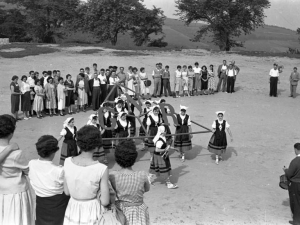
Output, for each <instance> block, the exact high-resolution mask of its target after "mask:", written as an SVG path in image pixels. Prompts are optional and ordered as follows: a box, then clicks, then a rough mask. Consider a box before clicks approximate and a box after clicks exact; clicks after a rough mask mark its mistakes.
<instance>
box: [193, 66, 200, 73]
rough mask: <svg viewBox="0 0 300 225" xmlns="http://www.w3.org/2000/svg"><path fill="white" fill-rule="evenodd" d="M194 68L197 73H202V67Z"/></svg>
mask: <svg viewBox="0 0 300 225" xmlns="http://www.w3.org/2000/svg"><path fill="white" fill-rule="evenodd" d="M193 70H194V72H195V73H197V74H200V72H201V68H200V67H194V68H193Z"/></svg>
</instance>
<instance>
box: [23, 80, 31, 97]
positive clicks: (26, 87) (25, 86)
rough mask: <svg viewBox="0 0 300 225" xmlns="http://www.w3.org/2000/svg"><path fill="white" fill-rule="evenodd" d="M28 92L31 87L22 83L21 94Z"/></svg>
mask: <svg viewBox="0 0 300 225" xmlns="http://www.w3.org/2000/svg"><path fill="white" fill-rule="evenodd" d="M27 91H30V85H29V84H28V83H26V82H24V81H22V85H21V92H22V93H23V94H24V93H25V92H27Z"/></svg>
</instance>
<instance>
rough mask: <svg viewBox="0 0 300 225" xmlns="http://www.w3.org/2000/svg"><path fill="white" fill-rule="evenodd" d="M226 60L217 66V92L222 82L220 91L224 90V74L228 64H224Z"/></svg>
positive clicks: (225, 79) (225, 77) (225, 80)
mask: <svg viewBox="0 0 300 225" xmlns="http://www.w3.org/2000/svg"><path fill="white" fill-rule="evenodd" d="M226 63H227V62H226V60H223V64H222V65H220V66H219V68H218V77H219V82H218V86H217V91H216V92H219V91H221V89H220V88H221V84H222V82H223V85H222V92H225V87H226V83H227V75H226V71H227V69H228V66H227V64H226Z"/></svg>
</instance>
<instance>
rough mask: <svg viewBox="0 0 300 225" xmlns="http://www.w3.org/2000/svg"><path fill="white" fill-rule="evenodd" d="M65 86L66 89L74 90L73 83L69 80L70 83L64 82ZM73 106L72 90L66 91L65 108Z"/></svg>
mask: <svg viewBox="0 0 300 225" xmlns="http://www.w3.org/2000/svg"><path fill="white" fill-rule="evenodd" d="M65 86H66V87H67V88H74V82H73V81H72V80H70V82H69V81H68V80H66V81H65ZM74 104H75V100H74V90H68V91H67V94H66V107H69V106H71V105H74Z"/></svg>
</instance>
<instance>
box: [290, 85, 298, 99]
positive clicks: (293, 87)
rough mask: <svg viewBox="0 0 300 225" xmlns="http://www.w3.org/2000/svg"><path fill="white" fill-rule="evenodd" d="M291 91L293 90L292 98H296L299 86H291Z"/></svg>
mask: <svg viewBox="0 0 300 225" xmlns="http://www.w3.org/2000/svg"><path fill="white" fill-rule="evenodd" d="M290 89H291V96H292V97H293V98H296V90H297V85H292V84H291V85H290Z"/></svg>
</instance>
